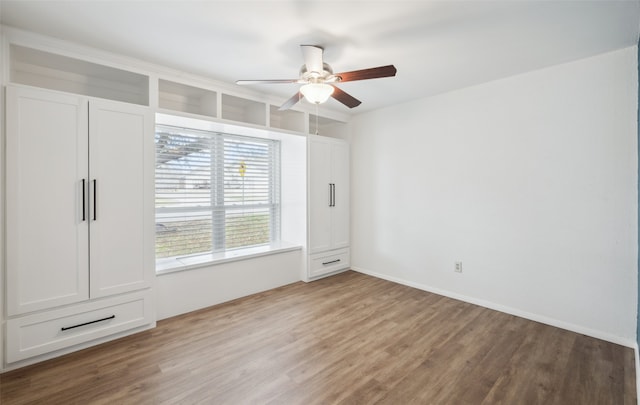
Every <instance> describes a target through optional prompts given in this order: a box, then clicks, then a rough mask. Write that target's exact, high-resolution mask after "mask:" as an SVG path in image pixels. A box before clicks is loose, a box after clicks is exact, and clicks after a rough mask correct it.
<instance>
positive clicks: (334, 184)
mask: <svg viewBox="0 0 640 405" xmlns="http://www.w3.org/2000/svg"><path fill="white" fill-rule="evenodd" d="M331 185H332V186H333V193H331V195H333V203H332V205H331V206H332V207H335V206H336V183H331Z"/></svg>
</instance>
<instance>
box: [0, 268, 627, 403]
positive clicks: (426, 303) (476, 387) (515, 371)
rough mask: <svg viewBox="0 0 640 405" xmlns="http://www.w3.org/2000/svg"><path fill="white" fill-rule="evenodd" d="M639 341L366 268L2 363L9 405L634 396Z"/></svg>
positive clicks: (614, 399)
mask: <svg viewBox="0 0 640 405" xmlns="http://www.w3.org/2000/svg"><path fill="white" fill-rule="evenodd" d="M635 373H636V370H635V359H634V353H633V350H632V349H629V348H625V347H621V346H618V345H615V344H612V343H608V342H604V341H601V340H598V339H594V338H590V337H587V336H583V335H579V334H576V333H572V332H568V331H565V330H561V329H558V328H554V327H551V326H547V325H543V324H539V323H536V322H532V321H528V320H525V319H522V318H518V317H515V316H512V315H508V314H504V313H500V312H496V311H492V310H489V309H486V308H482V307H478V306H474V305H471V304H468V303H464V302H461V301H456V300H453V299H449V298H446V297H442V296H438V295H435V294H431V293H427V292H424V291H420V290H416V289H413V288H410V287H406V286H402V285H399V284H395V283H391V282H388V281H385V280H381V279H377V278H373V277H370V276H366V275H362V274H359V273H355V272H346V273H343V274H340V275H337V276H333V277H329V278H326V279H322V280H319V281H316V282H313V283H308V284H307V283H302V282H300V283H295V284H291V285H288V286H284V287H280V288H276V289H274V290H270V291H266V292H264V293H260V294H255V295H252V296H249V297H245V298H242V299H238V300H234V301H231V302H228V303H224V304H221V305H217V306H214V307H211V308H206V309H203V310H199V311H195V312H192V313H189V314H185V315H181V316H177V317H174V318H171V319H166V320H163V321H160V322H158V326H157V328H155V329H153V330H149V331H145V332H142V333H139V334H136V335H133V336H128V337H125V338H122V339H119V340H116V341H113V342H109V343H105V344H103V345H100V346H96V347H92V348H89V349H86V350H83V351H80V352H76V353H73V354H70V355H66V356H62V357H59V358H57V359H53V360H49V361H46V362H43V363H39V364H36V365H33V366H29V367H25V368H22V369H19V370H15V371H11V372H7V373H5V374H2V375H0V403H2V404H3V405H5V404H9V405H13V404H83V405H84V404H105V405H106V404H135V405H140V404H200V403H201V404H211V403H215V404H234V405H237V404H305V405H306V404H413V403H416V404H417V403H420V404H424V403H438V404H481V403H482V404H515V403H526V404H545V405H547V404H574V403H580V404H586V405H588V404H598V405H606V404H616V405H617V404H635V403H636V395H637V394H636V391H635Z"/></svg>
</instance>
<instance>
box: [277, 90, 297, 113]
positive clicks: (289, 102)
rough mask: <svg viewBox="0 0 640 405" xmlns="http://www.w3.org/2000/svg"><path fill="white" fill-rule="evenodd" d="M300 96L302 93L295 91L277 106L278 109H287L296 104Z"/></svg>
mask: <svg viewBox="0 0 640 405" xmlns="http://www.w3.org/2000/svg"><path fill="white" fill-rule="evenodd" d="M302 97H303V95H302V93H300V92H297V93H296V94H294V95H293V96H292V97H291V98H290V99H289V100H287V101H285V102H284V103H282V105H281V106H280V108H278V110H279V111H283V110H288V109H289V108H291V107H293V106H294V105H296V103H297V102H298V101H300V100H302Z"/></svg>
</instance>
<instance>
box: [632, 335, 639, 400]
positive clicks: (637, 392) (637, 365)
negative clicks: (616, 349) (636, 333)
mask: <svg viewBox="0 0 640 405" xmlns="http://www.w3.org/2000/svg"><path fill="white" fill-rule="evenodd" d="M633 352H634V353H635V354H636V356H635V357H636V403H637V404H638V405H640V395H639V394H640V372H639V371H640V358H639V357H638V342H636V344H635V347H634V348H633Z"/></svg>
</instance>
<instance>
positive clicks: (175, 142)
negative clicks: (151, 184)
mask: <svg viewBox="0 0 640 405" xmlns="http://www.w3.org/2000/svg"><path fill="white" fill-rule="evenodd" d="M155 145H156V261H157V262H167V260H168V259H169V258H170V259H176V258H178V259H179V258H180V257H186V256H194V255H205V254H212V253H216V252H224V251H227V250H231V249H239V248H246V247H252V246H259V245H266V244H270V243H272V242H275V241H278V240H279V239H280V234H279V233H280V232H279V231H280V170H279V168H280V144H279V142H278V141H274V140H269V139H260V138H252V137H245V136H237V135H230V134H223V133H218V132H210V131H201V130H195V129H187V128H179V127H172V126H167V125H158V126H157V127H156V135H155ZM175 266H180V262H179V260H178V261H176V262H175Z"/></svg>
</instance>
